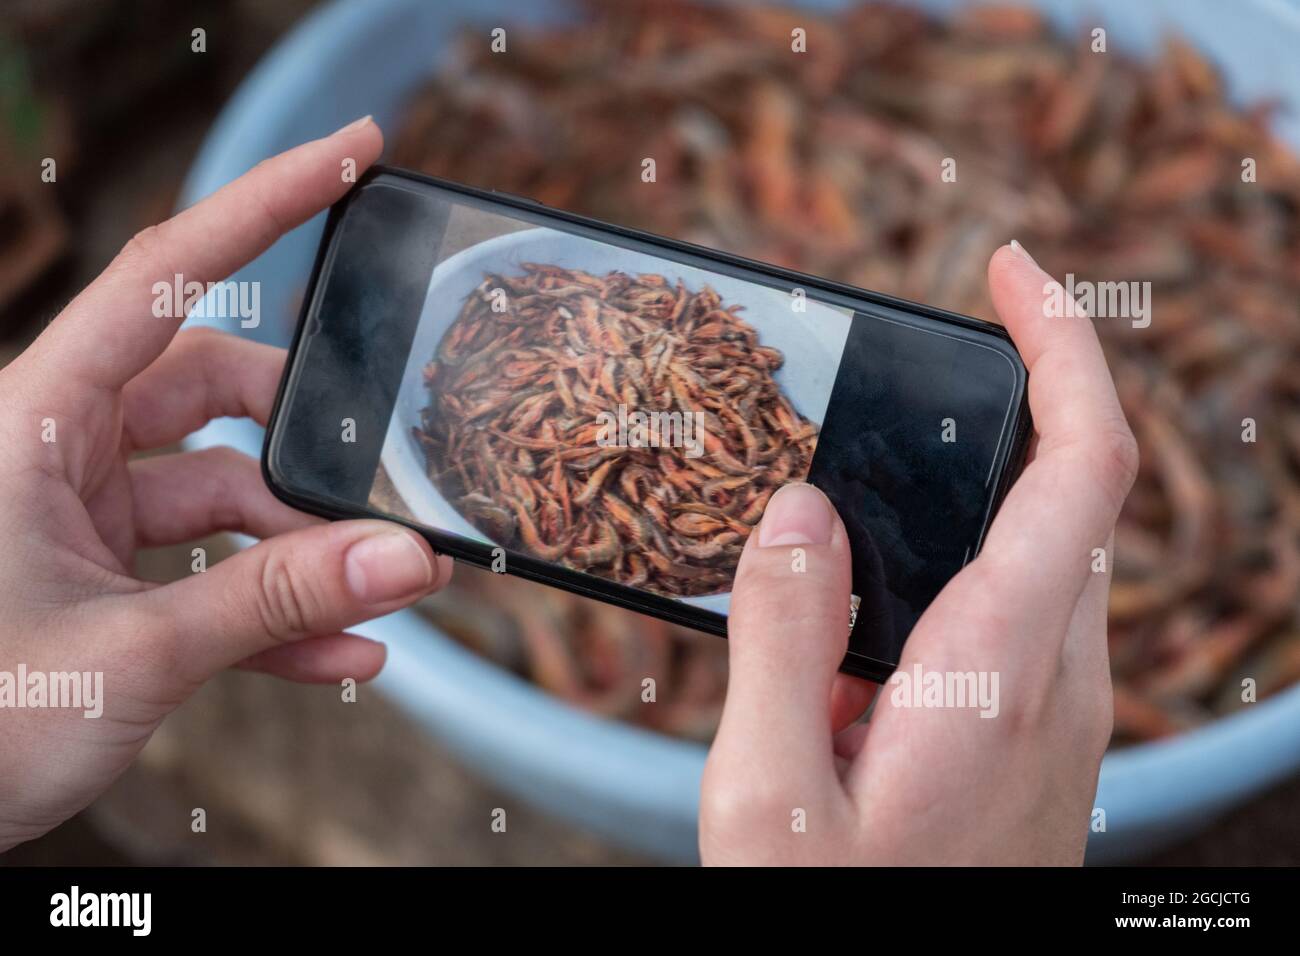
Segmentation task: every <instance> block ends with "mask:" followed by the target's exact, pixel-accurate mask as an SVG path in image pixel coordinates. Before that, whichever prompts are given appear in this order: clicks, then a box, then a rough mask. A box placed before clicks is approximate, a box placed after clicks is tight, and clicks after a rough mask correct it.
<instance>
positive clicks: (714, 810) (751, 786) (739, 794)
mask: <svg viewBox="0 0 1300 956" xmlns="http://www.w3.org/2000/svg"><path fill="white" fill-rule="evenodd" d="M793 806H794V801H792V800H791V799H790V797H789V795H788V794H787V793H786V792H785V790H784V788H783V787H781V786H780V785H778V784H776V783H775V782H768V783H763V782H762V781H761V780H754V779H753V776H752V775H746V776H744V777H741V776H738V775H736V774H728V775H723V774H720V773H716V772H715V773H714V774H710V775H708V776H706V783H705V785H704V787H703V788H702V789H701V793H700V828H701V830H702V831H707V833H708V834H709V836H710V838H711V839H712V840H714V841H715V842H721V843H727V842H732V841H731V836H736V837H739V838H743V839H754V838H755V837H756V836H757V835H758V834H759V833H761V832H763V831H764V830H767V829H774V828H777V827H781V826H784V825H786V824H787V823H788V821H789V818H790V811H791V809H792V808H793ZM774 832H775V829H774Z"/></svg>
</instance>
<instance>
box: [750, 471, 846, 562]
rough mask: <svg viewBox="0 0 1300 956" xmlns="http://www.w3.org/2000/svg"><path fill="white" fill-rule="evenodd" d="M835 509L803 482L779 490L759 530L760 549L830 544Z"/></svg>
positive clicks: (764, 514) (814, 489) (770, 503)
mask: <svg viewBox="0 0 1300 956" xmlns="http://www.w3.org/2000/svg"><path fill="white" fill-rule="evenodd" d="M830 540H831V506H830V502H829V501H827V500H826V496H825V495H823V494H822V493H821V492H820V491H818V490H817V489H816V488H814V487H813V486H812V485H807V484H803V483H802V482H799V483H796V484H792V485H785V486H783V487H781V488H778V489H777V491H776V494H774V495H773V496H772V500H771V501H769V502H768V503H767V510H766V511H764V512H763V520H762V522H761V523H760V524H759V526H758V546H759V547H760V548H774V547H777V546H779V545H792V544H829V543H830Z"/></svg>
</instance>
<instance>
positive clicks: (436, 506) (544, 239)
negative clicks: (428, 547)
mask: <svg viewBox="0 0 1300 956" xmlns="http://www.w3.org/2000/svg"><path fill="white" fill-rule="evenodd" d="M525 262H539V263H546V264H548V265H557V266H561V267H563V268H567V269H581V270H583V271H585V272H590V273H592V274H594V275H604V274H605V273H607V272H612V271H620V272H627V273H631V274H636V273H638V272H656V273H659V274H660V275H663V276H664V277H665V278H666V279H667V280H668V281H669V282H670V283H673V284H675V283H676V282H677V280H678V279H680V280H681V281H682V282H684V283H685V284H686V286H687V288H689V289H691V290H696V291H697V290H699V289H701V288H703V286H704V285H705V284H708V285H711V286H712V287H713V288H714V289H715V290H717V292H718V294H719V295H720V296H721V297H722V300H723V303H724V305H726V306H732V305H744V306H745V309H744V311H743V312H741V317H742V318H743V319H744V320H745V321H746V322H749V323H750V324H751V325H752V326H753V327H754V328H755V329H757V330H758V336H759V341H760V342H761V343H762V344H763V345H767V346H771V347H772V348H776V349H779V350H780V351H781V353H782V354H783V355H784V356H785V364H784V365H782V367H781V368H780V369H778V370H777V372H776V373H775V375H774V378H775V380H776V382H777V384H778V385H779V386H780V387H781V390H782V391H783V392H784V393H785V395H786V397H787V398H788V399H789V400H790V403H791V404H792V405H793V406H794V408H795V410H796V411H798V412H799V413H800V414H801V415H803V416H804V417H805V418H807V419H809V420H810V421H813V422H816V423H817V424H818V425H820V424H821V423H822V419H823V416H824V415H825V412H826V404H827V402H828V401H829V399H830V394H831V388H832V387H833V386H834V384H835V373H836V370H837V369H838V367H839V360H840V355H841V354H842V353H843V351H844V342H845V340H846V338H847V336H848V328H849V321H850V320H849V317H848V315H846V314H845V313H844V312H842V311H840V310H839V309H836V308H832V307H831V306H827V305H823V304H821V303H818V302H813V301H807V302H806V311H804V312H795V311H794V309H793V308H792V307H791V303H792V299H791V296H790V293H789V292H787V291H783V290H781V289H773V288H768V287H764V286H756V285H753V284H751V283H749V282H745V281H743V280H741V279H735V278H732V277H730V276H724V275H719V274H716V273H711V272H705V271H703V270H701V269H697V268H694V267H693V266H689V265H686V264H684V263H677V262H673V261H670V260H667V259H659V258H648V257H647V256H646V255H645V254H644V253H642V252H638V251H635V250H632V249H624V248H622V247H619V246H612V245H606V244H604V243H599V242H595V241H593V240H591V239H587V238H586V237H583V236H578V235H573V234H570V233H566V232H559V231H557V230H554V229H549V228H535V229H525V230H522V231H520V232H512V233H508V234H506V235H502V236H496V237H493V238H491V239H487V240H484V241H483V242H479V243H476V244H475V245H472V246H470V247H468V248H466V249H462V250H461V251H460V252H458V253H456V254H455V255H453V256H451V257H449V258H448V259H446V260H445V261H443V262H441V263H439V264H438V266H437V267H436V268H435V269H434V272H433V277H432V279H431V280H430V282H429V292H428V295H427V297H426V298H425V303H424V310H423V313H422V315H421V316H420V324H419V327H418V328H417V330H416V333H415V338H414V340H413V342H412V347H411V354H410V356H409V358H408V359H407V363H406V369H405V371H404V372H403V373H402V383H401V386H400V388H399V389H398V392H397V403H396V405H395V406H394V408H393V416H392V418H391V419H390V421H389V426H388V434H387V436H386V438H385V441H384V449H383V453H382V455H381V460H382V461H383V464H384V468H385V469H387V471H388V476H389V478H390V479H391V480H392V483H393V487H394V488H395V489H396V491H397V493H398V494H399V495H401V497H402V499H403V500H404V501H405V502H406V505H407V507H408V508H410V509H411V513H412V514H413V515H414V516H415V518H416V519H417V520H418V521H420V522H421V523H422V524H426V525H429V526H430V527H432V528H437V529H439V530H442V531H448V532H451V533H452V534H456V535H460V536H462V537H466V538H471V539H474V540H477V541H488V540H490V539H488V538H487V537H486V536H485V535H484V534H483V533H482V532H480V531H478V529H476V528H475V527H474V526H473V525H471V524H470V523H469V522H468V521H467V520H465V518H464V517H463V516H462V515H461V514H460V513H459V512H458V511H457V510H456V509H455V508H454V507H452V505H451V503H450V502H448V501H447V499H446V498H445V497H443V495H442V493H441V492H439V490H438V489H437V487H436V486H435V485H434V483H433V481H432V480H431V479H430V478H429V474H428V470H427V468H426V467H425V457H424V450H423V448H421V447H420V444H419V442H417V441H416V439H415V437H414V435H413V434H412V431H411V429H412V428H418V427H419V425H420V412H421V410H422V409H424V408H425V407H426V406H427V405H428V404H429V395H428V390H427V389H426V388H425V387H424V378H423V370H424V367H425V365H427V364H428V363H429V361H430V360H431V359H432V358H433V356H434V354H435V353H436V352H437V350H438V344H439V343H440V342H441V341H442V337H443V335H444V334H446V332H447V329H448V328H450V326H451V324H452V323H453V322H454V321H455V320H456V317H457V316H458V315H460V311H461V307H462V306H463V305H464V303H465V300H466V298H467V297H468V296H469V295H470V294H471V293H472V292H473V291H474V290H475V289H476V288H478V286H479V284H480V283H481V282H482V281H483V277H484V275H485V274H487V273H495V274H500V275H507V276H510V275H522V274H523V268H522V264H523V263H525ZM643 410H645V409H643ZM610 411H611V412H615V411H616V409H612V408H611V409H610ZM491 543H494V544H497V543H499V542H491ZM682 600H684V601H685V602H686V603H687V604H691V605H694V606H695V607H700V608H705V609H707V610H710V611H716V612H718V613H720V614H725V613H726V611H727V605H728V603H729V601H730V594H729V593H722V594H708V595H703V596H701V597H691V598H683V599H682Z"/></svg>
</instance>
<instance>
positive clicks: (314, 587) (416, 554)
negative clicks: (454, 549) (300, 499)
mask: <svg viewBox="0 0 1300 956" xmlns="http://www.w3.org/2000/svg"><path fill="white" fill-rule="evenodd" d="M450 577H451V559H450V558H449V557H446V556H436V555H434V553H433V549H432V548H430V547H429V544H428V542H426V541H425V540H424V539H423V538H421V537H420V536H419V535H417V534H416V533H415V532H413V531H410V530H408V529H406V528H403V527H401V526H400V525H396V524H391V523H388V522H384V521H342V522H336V523H332V524H323V525H318V526H316V527H312V528H304V529H302V530H300V531H293V532H290V533H288V534H282V535H277V536H276V537H274V538H268V539H267V540H265V541H262V542H261V543H259V544H257V545H255V546H254V547H252V548H250V549H248V550H247V551H242V552H240V553H239V554H236V555H233V556H232V557H230V558H227V559H226V560H224V561H221V562H220V563H218V564H216V565H214V566H213V567H212V568H211V569H210V570H208V571H205V572H203V573H202V574H196V575H194V576H192V577H190V578H187V579H185V580H183V581H177V582H175V583H174V584H169V585H167V586H166V587H162V588H157V589H155V590H153V591H149V592H146V593H145V594H143V595H141V597H142V598H145V599H150V600H154V601H157V602H159V603H160V604H161V607H160V608H159V611H160V613H161V614H162V616H163V618H164V619H165V620H166V621H167V627H168V631H169V635H170V640H172V641H174V642H177V643H178V644H179V645H180V646H179V647H178V648H177V650H178V651H179V652H180V654H179V659H180V660H184V661H185V662H186V669H187V670H188V671H190V672H191V674H193V675H194V676H195V677H197V678H198V679H204V678H207V677H209V676H211V675H212V674H214V673H216V672H217V671H220V670H223V669H224V668H226V667H229V666H231V665H232V664H234V663H236V662H238V661H242V660H243V659H244V658H246V657H249V656H251V655H253V654H257V653H259V652H261V651H265V650H268V649H270V648H274V647H277V646H280V645H282V644H286V643H290V642H293V641H298V640H302V639H303V638H306V637H318V636H325V635H330V634H336V633H338V632H339V631H341V630H343V629H344V628H347V627H351V626H352V625H354V624H358V623H360V622H362V621H366V620H369V619H370V618H374V617H379V616H381V615H384V614H388V613H389V612H391V611H395V610H398V609H399V608H402V607H405V606H406V605H408V604H411V603H412V602H414V601H416V600H417V599H419V598H421V597H423V596H424V595H426V594H429V593H430V592H432V591H435V590H437V589H438V588H439V587H441V586H442V585H443V584H445V583H446V582H447V580H448V579H449V578H450Z"/></svg>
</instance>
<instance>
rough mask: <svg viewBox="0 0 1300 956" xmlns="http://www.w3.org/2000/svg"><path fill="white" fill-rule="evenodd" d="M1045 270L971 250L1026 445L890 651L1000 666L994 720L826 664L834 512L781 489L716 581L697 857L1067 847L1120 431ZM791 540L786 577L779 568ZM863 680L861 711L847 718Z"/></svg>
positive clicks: (1103, 670)
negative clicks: (724, 609)
mask: <svg viewBox="0 0 1300 956" xmlns="http://www.w3.org/2000/svg"><path fill="white" fill-rule="evenodd" d="M1051 281H1052V280H1051V279H1050V277H1049V276H1047V274H1046V273H1044V272H1043V271H1042V270H1041V269H1039V268H1038V266H1037V265H1036V264H1035V263H1034V261H1033V260H1032V259H1031V258H1030V257H1029V256H1028V255H1027V254H1026V253H1025V252H1024V251H1023V250H1022V249H1020V248H1017V247H1014V246H1004V247H1002V248H1001V249H999V250H998V251H997V252H996V253H995V254H994V255H993V258H992V260H991V262H990V263H989V284H990V287H991V289H992V293H993V301H994V305H995V306H996V308H997V310H998V314H999V315H1000V316H1001V318H1002V320H1003V322H1004V323H1005V325H1006V327H1007V329H1008V331H1009V332H1010V333H1011V336H1012V338H1013V339H1014V340H1015V343H1016V346H1017V347H1018V348H1019V350H1020V353H1021V355H1022V357H1023V358H1024V360H1025V364H1026V365H1027V366H1028V367H1029V402H1030V406H1031V411H1032V413H1033V417H1034V424H1035V431H1036V434H1035V436H1034V442H1033V446H1032V451H1031V460H1030V462H1029V464H1028V465H1027V467H1026V468H1025V470H1024V473H1023V474H1022V475H1021V476H1020V478H1019V479H1018V480H1017V481H1016V483H1015V485H1014V486H1013V487H1012V489H1011V491H1010V493H1009V494H1008V496H1007V499H1006V501H1005V502H1004V503H1003V506H1002V508H1001V510H1000V511H999V513H998V515H997V517H996V519H995V520H994V522H993V526H992V528H991V529H990V531H989V535H988V538H987V540H986V542H985V545H984V549H983V550H982V552H981V553H980V555H979V556H978V557H977V558H976V559H975V560H974V561H972V562H971V563H970V564H969V565H968V566H967V567H966V568H965V569H964V570H962V571H961V573H960V574H958V575H957V576H956V577H955V578H953V580H952V581H951V582H949V584H948V585H947V586H946V587H945V588H944V589H943V591H942V592H941V593H940V594H939V596H938V597H937V598H936V599H935V601H934V603H933V604H931V606H930V607H929V608H928V609H927V611H926V612H925V614H924V615H923V616H922V618H921V620H920V621H919V622H918V624H917V626H916V628H915V629H914V630H913V632H912V634H911V636H910V637H909V639H908V642H907V644H906V646H905V648H904V651H903V655H902V660H901V662H900V664H899V667H900V670H902V671H904V672H908V673H911V672H912V671H913V667H914V665H915V664H917V663H920V664H921V665H922V667H923V670H924V671H927V672H928V671H935V672H941V673H946V672H950V671H957V672H967V671H974V672H979V671H986V672H992V671H996V672H997V673H998V675H999V698H1000V707H999V712H998V715H997V716H996V717H994V718H982V717H980V715H979V711H978V710H977V709H974V708H962V709H958V708H956V707H946V708H917V707H903V706H896V705H895V702H894V693H893V691H894V690H895V689H896V688H895V687H894V686H891V685H888V684H886V685H885V687H884V688H883V689H881V690H879V691H878V692H877V689H876V688H875V687H874V686H873V685H868V684H865V683H864V682H861V681H858V680H856V679H854V678H849V677H845V676H844V675H837V673H836V668H837V666H838V665H839V662H840V660H841V658H842V657H843V655H844V652H845V648H846V645H847V638H848V635H847V627H846V620H845V617H846V612H845V610H844V609H845V608H847V607H848V605H849V579H850V577H849V576H850V571H849V556H848V548H847V540H846V537H845V532H844V528H843V525H842V524H841V522H840V519H839V517H838V516H837V515H836V514H835V512H834V510H833V509H832V508H831V507H830V505H829V502H827V501H826V499H825V497H824V496H823V495H822V494H821V492H819V491H817V490H816V489H815V488H812V487H811V486H809V485H794V486H788V487H786V488H782V489H781V490H780V491H779V492H777V494H776V495H774V496H773V498H772V501H771V503H770V504H769V505H768V510H767V513H766V514H765V515H764V516H763V520H762V523H761V524H760V527H759V531H758V533H757V534H754V535H751V536H750V538H749V541H748V542H747V544H746V548H745V552H744V555H743V557H742V558H741V563H740V568H739V570H738V572H737V578H736V586H735V589H734V591H733V593H732V614H731V620H730V625H729V628H728V632H729V636H730V641H729V646H730V655H731V677H730V686H729V688H728V693H727V701H726V706H725V708H724V711H723V716H722V725H721V727H720V729H719V731H718V735H717V738H716V740H715V741H714V744H713V748H712V750H711V751H710V752H709V759H708V763H707V765H706V767H705V772H704V782H703V792H702V800H701V811H700V852H701V856H702V858H703V859H704V861H705V862H706V863H719V864H882V865H888V864H906V865H925V864H1060V865H1065V864H1078V863H1080V862H1081V861H1082V859H1083V851H1084V844H1085V842H1086V839H1087V835H1088V830H1089V823H1090V817H1091V813H1092V810H1093V806H1092V801H1093V797H1094V795H1095V793H1096V789H1097V773H1098V769H1099V767H1100V764H1101V757H1102V753H1103V751H1104V750H1105V748H1106V744H1107V742H1108V741H1109V739H1110V733H1111V727H1112V721H1113V715H1112V703H1111V685H1110V668H1109V658H1108V653H1107V646H1106V605H1107V597H1108V594H1109V590H1110V568H1111V567H1112V566H1113V561H1112V558H1113V541H1114V528H1115V521H1116V518H1117V517H1118V515H1119V509H1120V505H1121V504H1122V503H1123V501H1124V498H1125V497H1126V495H1127V494H1128V491H1129V488H1130V487H1131V485H1132V482H1133V479H1134V476H1135V474H1136V471H1137V446H1136V443H1135V442H1134V440H1133V435H1132V433H1131V432H1130V430H1129V427H1128V424H1127V422H1126V421H1125V418H1124V414H1123V412H1122V411H1121V409H1120V405H1119V400H1118V398H1117V397H1116V394H1115V388H1114V384H1113V383H1112V381H1111V377H1110V373H1109V370H1108V369H1107V366H1106V361H1105V358H1104V357H1103V355H1102V352H1101V347H1100V344H1099V343H1098V340H1097V335H1096V330H1095V329H1094V328H1093V326H1092V323H1091V322H1090V321H1089V320H1088V319H1087V318H1073V319H1061V318H1046V317H1045V316H1044V313H1043V301H1044V291H1043V290H1044V285H1045V284H1047V283H1049V282H1051ZM936 427H938V424H937V423H936ZM796 547H798V548H802V549H803V551H804V561H805V563H806V567H807V570H806V571H805V572H804V573H796V572H794V571H793V570H792V559H791V553H792V549H794V548H796ZM1098 548H1104V549H1105V551H1106V554H1107V557H1106V561H1105V568H1106V571H1105V572H1104V573H1103V572H1095V571H1094V570H1093V568H1094V567H1095V566H1098V562H1097V561H1096V560H1095V558H1094V554H1095V549H1098ZM873 696H877V697H878V698H879V699H878V700H877V703H876V708H875V710H874V711H873V712H872V715H871V718H870V721H869V723H866V724H862V723H853V721H854V720H855V719H856V718H857V717H858V716H859V715H860V714H861V712H862V711H863V709H864V708H865V707H866V705H867V704H868V703H869V701H870V700H871V698H872V697H873Z"/></svg>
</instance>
